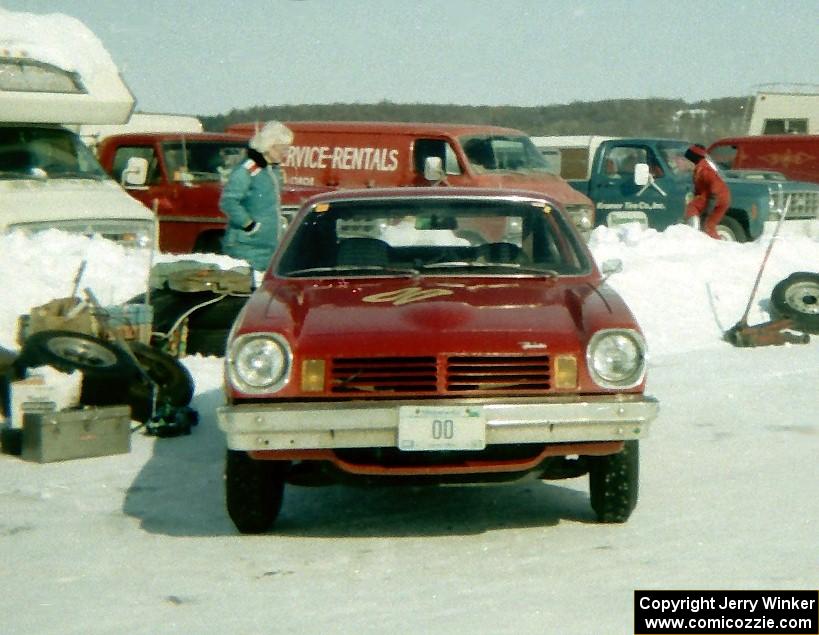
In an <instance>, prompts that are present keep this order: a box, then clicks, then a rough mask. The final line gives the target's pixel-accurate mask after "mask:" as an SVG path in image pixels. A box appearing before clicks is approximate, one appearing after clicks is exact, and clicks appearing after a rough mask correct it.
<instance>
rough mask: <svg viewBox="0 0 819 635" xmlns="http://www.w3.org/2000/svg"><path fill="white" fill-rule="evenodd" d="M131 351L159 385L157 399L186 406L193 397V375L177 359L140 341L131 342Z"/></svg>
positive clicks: (173, 404)
mask: <svg viewBox="0 0 819 635" xmlns="http://www.w3.org/2000/svg"><path fill="white" fill-rule="evenodd" d="M130 347H131V352H133V354H134V357H136V358H137V361H139V365H140V366H142V368H144V369H145V372H146V373H147V374H148V376H149V377H150V378H151V379H152V380H153V381H154V382H155V383H156V384H157V385H158V386H159V401H160V402H161V403H169V404H170V405H172V406H177V407H179V406H187V405H188V404H189V403H190V402H191V399H193V389H194V383H193V377H191V374H190V373H189V372H188V369H187V368H185V367H184V366H183V365H182V364H181V363H180V362H179V360H178V359H176V358H175V357H173V356H171V355H168V354H167V353H164V352H162V351H160V350H157V349H155V348H152V347H150V346H148V345H146V344H142V343H141V342H131V344H130Z"/></svg>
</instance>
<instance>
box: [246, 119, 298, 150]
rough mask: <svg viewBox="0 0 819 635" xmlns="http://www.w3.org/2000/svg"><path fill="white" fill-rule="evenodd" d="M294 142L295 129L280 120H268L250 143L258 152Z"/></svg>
mask: <svg viewBox="0 0 819 635" xmlns="http://www.w3.org/2000/svg"><path fill="white" fill-rule="evenodd" d="M291 143H293V131H292V130H290V128H288V127H287V126H285V125H284V124H283V123H281V122H280V121H268V122H267V123H266V124H265V125H264V127H262V129H261V130H259V132H257V133H256V134H255V135H253V138H252V139H251V140H250V143H249V144H248V145H249V146H250V147H251V148H253V149H254V150H256V151H257V152H264V151H266V150H267V149H268V148H270V147H271V146H275V145H290V144H291Z"/></svg>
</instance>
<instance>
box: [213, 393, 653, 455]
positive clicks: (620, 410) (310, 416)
mask: <svg viewBox="0 0 819 635" xmlns="http://www.w3.org/2000/svg"><path fill="white" fill-rule="evenodd" d="M415 405H422V406H448V405H475V406H481V407H482V408H483V412H484V414H485V420H486V443H487V445H490V444H500V443H571V442H585V441H623V440H628V439H639V438H642V437H645V436H646V435H647V434H648V431H649V427H650V424H651V421H652V420H653V419H654V418H655V417H656V416H657V413H658V412H659V403H658V402H657V400H656V399H654V398H652V397H646V396H643V395H605V396H599V397H583V398H578V397H551V398H549V399H546V400H544V399H542V398H539V397H536V398H531V397H530V398H520V399H506V400H498V399H493V400H482V399H457V400H456V399H438V400H424V401H330V402H299V403H293V402H284V403H275V402H273V403H266V404H242V405H236V406H223V407H221V408H218V409H217V417H218V422H219V428H220V429H221V430H222V431H224V432H225V434H226V435H227V445H228V448H230V449H231V450H245V451H250V450H308V449H328V448H369V447H398V418H399V416H398V411H399V408H400V407H401V406H415Z"/></svg>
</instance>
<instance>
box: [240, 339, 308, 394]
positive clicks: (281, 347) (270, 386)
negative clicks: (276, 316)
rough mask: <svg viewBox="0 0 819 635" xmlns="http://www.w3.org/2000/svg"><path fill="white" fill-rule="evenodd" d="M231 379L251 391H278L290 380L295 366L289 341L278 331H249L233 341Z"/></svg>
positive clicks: (257, 392) (259, 392)
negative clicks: (292, 368)
mask: <svg viewBox="0 0 819 635" xmlns="http://www.w3.org/2000/svg"><path fill="white" fill-rule="evenodd" d="M226 362H227V371H228V379H229V380H230V383H231V384H232V385H233V387H234V388H236V389H237V390H240V391H241V392H244V393H248V394H255V395H260V394H264V393H270V392H275V391H276V390H278V389H279V388H281V387H282V386H283V385H284V384H286V383H287V380H288V379H289V377H290V368H291V366H292V352H291V350H290V345H289V344H288V343H287V340H285V339H284V338H283V337H282V336H281V335H278V334H276V333H247V334H245V335H240V336H239V337H237V338H236V339H235V340H234V341H233V342H232V343H231V345H230V350H229V351H228V356H227V360H226Z"/></svg>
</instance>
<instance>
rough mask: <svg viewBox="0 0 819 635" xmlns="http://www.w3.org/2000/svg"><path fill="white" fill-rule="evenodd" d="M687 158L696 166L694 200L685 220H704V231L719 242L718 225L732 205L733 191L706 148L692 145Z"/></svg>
mask: <svg viewBox="0 0 819 635" xmlns="http://www.w3.org/2000/svg"><path fill="white" fill-rule="evenodd" d="M685 158H686V159H688V160H689V161H691V163H693V164H694V175H693V179H694V198H692V199H691V202H690V203H688V205H687V206H686V208H685V219H686V220H688V219H689V218H692V217H694V216H699V217H701V218H703V219H704V220H703V222H702V230H703V231H704V232H705V233H706V234H708V235H709V236H711V238H716V239H717V240H719V234H717V225H719V222H720V221H721V220H722V217H723V216H725V212H727V211H728V207H729V206H730V205H731V191H730V190H729V189H728V186H727V185H725V181H723V180H722V177H721V176H720V175H719V172H718V171H717V168H716V166H715V165H714V163H713V162H712V161H711V159H709V158H708V156H707V155H706V154H705V146H702V145H700V144H698V143H697V144H694V145H692V146H691V147H690V148H688V150H686V151H685Z"/></svg>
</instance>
